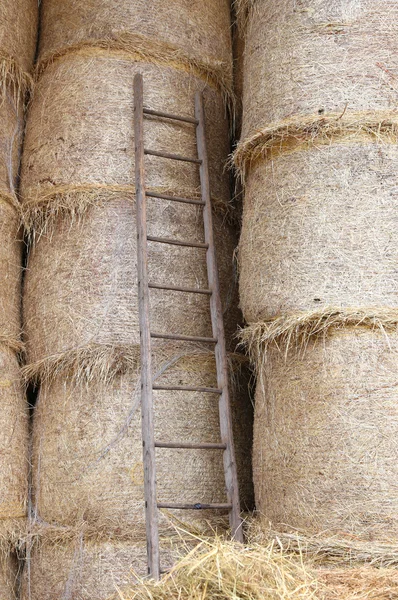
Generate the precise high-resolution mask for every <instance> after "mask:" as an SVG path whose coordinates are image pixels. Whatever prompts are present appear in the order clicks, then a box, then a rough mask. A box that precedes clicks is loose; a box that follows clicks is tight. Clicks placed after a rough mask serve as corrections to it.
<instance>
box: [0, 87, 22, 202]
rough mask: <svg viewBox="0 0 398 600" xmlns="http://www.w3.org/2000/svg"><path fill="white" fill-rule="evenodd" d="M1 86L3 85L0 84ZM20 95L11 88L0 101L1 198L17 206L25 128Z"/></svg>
mask: <svg viewBox="0 0 398 600" xmlns="http://www.w3.org/2000/svg"><path fill="white" fill-rule="evenodd" d="M0 82H1V80H0ZM0 85H1V83H0ZM20 100H21V98H20V96H19V95H17V96H15V95H14V93H13V91H12V89H11V88H10V87H8V88H7V90H6V91H5V95H4V101H3V102H1V101H0V119H1V123H2V126H1V130H0V158H1V160H0V198H2V199H4V200H7V201H8V202H9V203H10V204H16V203H17V200H16V194H15V189H16V186H17V178H18V170H19V160H20V150H21V142H22V131H23V126H24V119H23V107H22V103H21V101H20Z"/></svg>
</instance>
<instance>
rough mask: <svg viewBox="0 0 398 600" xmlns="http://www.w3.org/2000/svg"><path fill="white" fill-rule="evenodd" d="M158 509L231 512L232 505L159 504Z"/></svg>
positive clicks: (198, 503) (199, 503)
mask: <svg viewBox="0 0 398 600" xmlns="http://www.w3.org/2000/svg"><path fill="white" fill-rule="evenodd" d="M158 508H175V509H178V510H208V509H215V510H231V508H232V504H216V503H213V504H202V503H201V502H197V503H196V504H173V503H169V502H159V503H158Z"/></svg>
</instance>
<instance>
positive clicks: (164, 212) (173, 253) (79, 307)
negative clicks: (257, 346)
mask: <svg viewBox="0 0 398 600" xmlns="http://www.w3.org/2000/svg"><path fill="white" fill-rule="evenodd" d="M199 210H200V209H199ZM134 213H135V206H134V205H133V204H132V203H131V202H130V200H129V199H128V198H122V197H119V198H117V199H114V198H113V197H112V198H110V199H109V200H107V201H106V202H105V203H104V204H103V205H102V206H101V204H96V205H95V206H91V207H90V209H88V210H87V211H86V212H85V214H84V215H83V216H82V218H81V220H79V222H76V223H74V224H73V227H72V226H71V223H70V222H68V221H65V220H64V219H62V218H61V217H60V218H59V219H58V221H57V223H56V225H55V226H54V228H53V231H52V232H51V234H50V235H49V236H45V235H42V237H41V238H40V240H39V241H38V242H37V243H36V244H35V245H34V246H33V248H32V251H31V253H30V256H29V262H28V269H27V273H26V279H25V294H24V330H25V333H26V348H27V357H28V363H36V362H38V361H41V360H42V359H45V358H47V357H48V356H53V355H58V354H60V353H63V352H66V351H69V350H71V349H74V348H81V347H85V346H90V345H91V344H93V343H94V344H96V343H99V344H107V345H111V346H112V345H113V346H115V345H123V344H130V345H131V344H139V319H138V304H137V303H138V299H137V269H136V256H137V254H136V252H137V251H136V234H135V232H136V223H135V214H134ZM147 220H148V233H149V235H155V236H160V237H167V238H174V239H186V240H191V241H193V240H198V241H202V239H203V237H202V236H201V234H200V231H201V230H203V226H202V222H203V221H202V215H201V214H200V212H199V211H198V210H197V207H192V206H186V207H185V206H183V207H182V208H181V207H180V205H179V204H178V203H176V202H172V201H166V200H155V199H154V200H151V201H148V213H147ZM214 223H215V242H216V252H217V258H218V267H219V273H220V287H221V297H222V302H223V307H224V311H225V326H226V334H227V343H228V346H229V349H233V347H234V346H235V345H236V342H235V341H234V339H233V336H234V333H235V331H236V327H237V323H238V322H239V320H240V319H239V311H238V308H237V304H238V303H237V283H236V278H235V277H234V264H233V260H232V257H233V252H234V248H235V237H234V232H233V230H232V229H231V228H230V227H229V226H228V225H227V224H223V222H222V218H220V217H219V216H217V215H214ZM148 250H149V263H148V269H149V275H150V279H151V281H153V282H154V283H158V284H161V283H164V284H166V285H175V286H183V287H195V288H207V286H208V283H207V271H206V261H205V253H204V251H203V249H201V248H186V247H180V246H170V245H165V244H155V243H152V244H151V243H149V244H148ZM151 327H152V331H154V332H158V333H175V334H183V335H194V336H205V337H209V336H210V337H211V335H212V329H211V322H210V310H209V299H208V296H205V295H200V294H192V293H181V292H174V291H167V290H156V289H153V290H151ZM155 343H156V342H155V341H154V344H155Z"/></svg>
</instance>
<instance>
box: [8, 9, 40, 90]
mask: <svg viewBox="0 0 398 600" xmlns="http://www.w3.org/2000/svg"><path fill="white" fill-rule="evenodd" d="M37 21H38V3H37V0H4V1H3V2H2V3H1V14H0V100H1V99H2V98H4V95H3V94H4V93H5V91H6V89H7V88H9V86H11V87H12V88H14V91H22V92H25V91H26V89H27V88H28V87H30V84H31V78H30V76H29V73H30V71H31V70H32V67H33V59H34V57H35V52H36V38H37Z"/></svg>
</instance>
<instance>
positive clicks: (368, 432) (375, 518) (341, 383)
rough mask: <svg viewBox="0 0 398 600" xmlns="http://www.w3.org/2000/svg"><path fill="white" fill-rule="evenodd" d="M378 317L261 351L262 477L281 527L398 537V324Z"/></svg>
mask: <svg viewBox="0 0 398 600" xmlns="http://www.w3.org/2000/svg"><path fill="white" fill-rule="evenodd" d="M380 317H381V319H380V320H381V326H380V324H379V322H376V323H373V322H372V321H373V319H371V320H370V322H368V323H365V325H368V327H366V326H365V327H364V326H363V325H362V326H357V327H352V326H351V327H343V328H339V327H337V328H336V327H332V328H331V329H329V331H328V335H327V336H326V337H322V338H321V339H319V338H317V337H315V338H313V339H310V340H309V341H308V342H307V344H306V349H305V352H304V353H303V352H300V350H299V351H297V349H296V348H295V347H294V346H293V345H291V346H290V349H288V350H287V351H286V352H283V351H281V350H282V348H277V347H275V346H272V347H271V346H269V347H268V350H267V357H266V360H261V359H260V363H259V367H258V372H259V375H260V384H259V385H258V386H257V390H256V404H255V418H254V447H253V472H254V486H255V494H256V506H257V510H258V511H259V513H260V514H262V515H263V516H264V520H265V521H266V522H267V523H271V524H272V526H273V527H274V528H276V529H280V530H282V531H283V530H285V531H286V530H287V531H289V529H291V528H292V529H298V530H301V531H302V532H304V533H305V534H307V535H311V534H321V533H322V535H324V536H325V537H327V536H333V535H335V536H337V537H339V538H344V537H347V538H348V539H351V540H358V541H360V540H363V541H367V540H368V541H370V542H373V541H374V540H379V542H385V543H387V544H392V543H396V541H397V536H398V504H397V500H398V494H397V484H396V482H397V475H398V473H397V468H398V461H397V456H398V446H397V429H398V412H397V394H398V381H397V365H398V332H397V328H396V325H395V324H394V326H393V329H392V330H391V331H389V332H388V334H387V332H386V331H385V329H387V327H385V326H384V325H385V324H386V325H387V323H388V317H387V319H386V322H384V321H383V318H382V317H383V315H380ZM377 321H379V319H378V320H377ZM369 326H370V327H371V329H370V330H369ZM376 326H378V327H380V329H378V328H376V329H375V327H376Z"/></svg>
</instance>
